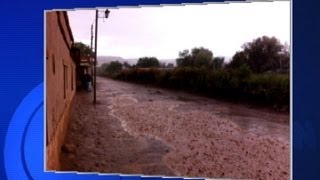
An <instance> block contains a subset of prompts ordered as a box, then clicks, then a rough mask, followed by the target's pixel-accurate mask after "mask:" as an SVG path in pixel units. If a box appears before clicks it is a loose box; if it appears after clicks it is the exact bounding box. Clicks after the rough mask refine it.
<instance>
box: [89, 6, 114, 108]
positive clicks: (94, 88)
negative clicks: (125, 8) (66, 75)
mask: <svg viewBox="0 0 320 180" xmlns="http://www.w3.org/2000/svg"><path fill="white" fill-rule="evenodd" d="M109 13H110V11H109V10H108V9H106V11H105V12H104V15H105V18H108V16H109ZM98 18H99V10H98V9H96V29H95V31H96V32H95V42H94V43H95V46H94V49H95V51H94V53H95V59H94V72H93V74H94V75H93V76H94V82H93V104H96V99H97V95H96V94H97V62H98V58H97V46H98Z"/></svg>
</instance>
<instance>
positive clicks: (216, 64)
mask: <svg viewBox="0 0 320 180" xmlns="http://www.w3.org/2000/svg"><path fill="white" fill-rule="evenodd" d="M210 65H211V66H212V68H213V70H218V69H221V68H223V65H224V57H215V58H213V60H212V61H211V63H210Z"/></svg>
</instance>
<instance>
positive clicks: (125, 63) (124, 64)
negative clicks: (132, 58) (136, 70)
mask: <svg viewBox="0 0 320 180" xmlns="http://www.w3.org/2000/svg"><path fill="white" fill-rule="evenodd" d="M123 67H124V68H127V69H130V68H131V67H132V66H131V65H130V64H129V63H128V62H127V61H125V62H123Z"/></svg>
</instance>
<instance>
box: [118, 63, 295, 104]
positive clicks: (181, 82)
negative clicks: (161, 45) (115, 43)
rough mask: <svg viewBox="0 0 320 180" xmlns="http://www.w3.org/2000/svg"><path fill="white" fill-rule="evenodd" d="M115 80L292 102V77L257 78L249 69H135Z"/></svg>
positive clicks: (271, 101)
mask: <svg viewBox="0 0 320 180" xmlns="http://www.w3.org/2000/svg"><path fill="white" fill-rule="evenodd" d="M115 79H119V80H124V81H131V82H136V83H142V84H150V85H156V86H160V87H165V88H170V89H176V90H185V91H192V92H196V93H201V94H205V95H208V96H211V97H222V98H227V99H235V100H245V101H253V102H258V103H262V104H267V105H276V106H277V107H281V106H286V107H288V106H289V100H290V99H289V98H290V96H289V90H290V89H289V88H290V80H289V75H287V74H275V73H274V74H253V73H252V72H251V71H250V69H249V68H248V67H247V66H242V67H240V68H238V69H221V70H218V71H212V70H208V69H202V68H189V67H186V68H175V69H162V70H161V69H152V68H151V69H149V68H134V69H128V70H123V71H121V72H120V73H119V74H118V75H117V76H116V77H115Z"/></svg>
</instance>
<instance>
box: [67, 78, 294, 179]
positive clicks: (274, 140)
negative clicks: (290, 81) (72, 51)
mask: <svg viewBox="0 0 320 180" xmlns="http://www.w3.org/2000/svg"><path fill="white" fill-rule="evenodd" d="M92 101H93V93H92V92H91V93H86V92H79V93H77V94H76V97H75V105H74V108H73V113H72V117H71V121H70V125H69V130H68V133H67V136H66V141H65V144H64V146H63V148H62V154H61V166H62V167H61V168H62V170H65V171H80V172H100V173H123V174H144V175H165V176H182V177H207V178H219V177H220V178H222V177H223V178H234V179H245V178H250V179H251V178H252V179H289V177H290V174H289V172H290V143H289V142H290V126H289V114H284V113H278V112H275V111H272V110H268V109H262V108H254V107H248V106H247V105H244V104H232V103H229V102H223V101H217V100H214V99H210V98H206V97H200V96H195V95H191V94H187V93H182V92H177V91H170V90H164V89H159V88H154V87H148V86H144V85H137V84H131V83H126V82H120V81H114V80H110V79H107V78H98V79H97V103H96V105H93V104H92Z"/></svg>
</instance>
